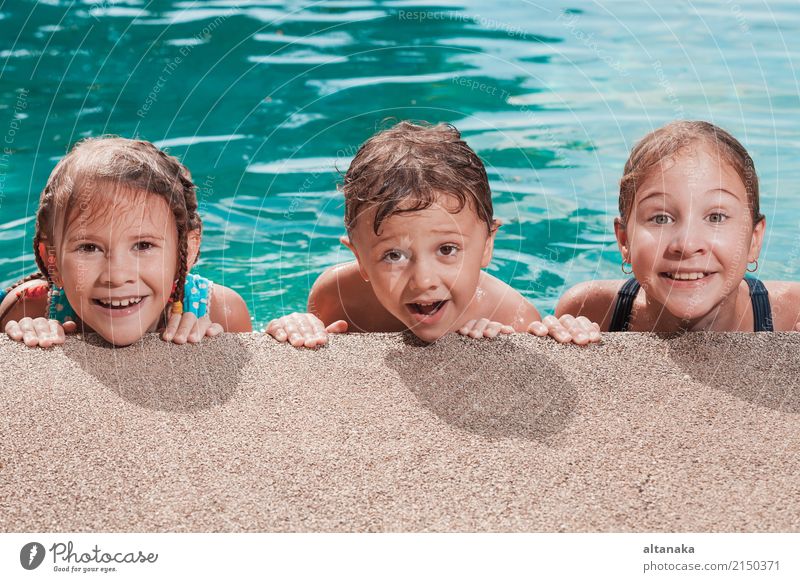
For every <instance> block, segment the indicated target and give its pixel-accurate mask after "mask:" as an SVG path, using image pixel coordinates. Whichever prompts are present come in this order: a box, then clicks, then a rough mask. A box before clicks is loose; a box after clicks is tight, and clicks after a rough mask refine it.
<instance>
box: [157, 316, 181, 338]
mask: <svg viewBox="0 0 800 582" xmlns="http://www.w3.org/2000/svg"><path fill="white" fill-rule="evenodd" d="M180 323H181V314H180V313H173V314H171V315H170V316H169V320H168V321H167V328H166V329H165V330H164V333H163V334H161V339H163V340H164V341H165V342H171V341H172V338H174V337H175V332H176V331H178V326H179V325H180Z"/></svg>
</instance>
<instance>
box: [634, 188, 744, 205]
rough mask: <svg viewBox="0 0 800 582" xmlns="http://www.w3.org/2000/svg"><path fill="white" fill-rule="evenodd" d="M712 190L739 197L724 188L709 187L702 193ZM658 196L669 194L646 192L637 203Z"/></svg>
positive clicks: (708, 192)
mask: <svg viewBox="0 0 800 582" xmlns="http://www.w3.org/2000/svg"><path fill="white" fill-rule="evenodd" d="M713 192H722V193H723V194H727V195H728V196H732V197H734V198H736V199H737V200H738V199H739V197H738V196H737V195H736V194H734V193H733V192H731V191H730V190H726V189H725V188H711V190H706V191H705V192H704V194H711V193H713ZM658 196H663V197H665V198H666V197H668V196H669V194H667V193H666V192H661V191H655V192H650V194H648V195H647V196H645V197H644V198H642V199H641V200H639V204H643V203H644V202H646V201H647V200H649V199H650V198H653V197H658Z"/></svg>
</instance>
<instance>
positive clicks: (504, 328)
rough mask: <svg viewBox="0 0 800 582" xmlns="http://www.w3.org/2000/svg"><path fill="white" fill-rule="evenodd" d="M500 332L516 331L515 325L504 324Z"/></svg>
mask: <svg viewBox="0 0 800 582" xmlns="http://www.w3.org/2000/svg"><path fill="white" fill-rule="evenodd" d="M500 333H506V334H508V333H514V327H513V326H510V325H503V326H501V327H500Z"/></svg>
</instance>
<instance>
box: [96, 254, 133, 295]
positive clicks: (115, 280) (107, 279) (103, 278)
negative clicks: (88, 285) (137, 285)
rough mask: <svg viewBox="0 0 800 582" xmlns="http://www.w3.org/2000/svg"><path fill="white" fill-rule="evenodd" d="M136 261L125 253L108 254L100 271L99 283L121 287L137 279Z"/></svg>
mask: <svg viewBox="0 0 800 582" xmlns="http://www.w3.org/2000/svg"><path fill="white" fill-rule="evenodd" d="M136 270H137V266H136V261H135V260H134V259H132V258H130V257H128V256H125V254H124V253H120V252H113V253H107V254H106V260H105V265H103V269H102V271H101V273H100V278H99V283H100V284H101V285H107V286H109V287H121V286H123V285H126V284H128V283H134V282H135V281H136V275H135V274H136Z"/></svg>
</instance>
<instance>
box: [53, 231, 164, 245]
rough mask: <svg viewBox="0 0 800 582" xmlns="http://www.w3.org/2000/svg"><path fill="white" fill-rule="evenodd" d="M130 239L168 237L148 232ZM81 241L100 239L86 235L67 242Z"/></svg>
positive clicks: (73, 237)
mask: <svg viewBox="0 0 800 582" xmlns="http://www.w3.org/2000/svg"><path fill="white" fill-rule="evenodd" d="M130 238H135V239H137V240H138V239H143V238H151V239H154V240H166V237H164V236H163V235H160V234H150V233H147V232H146V233H142V234H137V235H136V236H132V237H130ZM79 240H98V238H97V237H95V236H91V235H84V236H78V235H76V236H71V237H69V238H68V239H67V242H68V243H74V242H77V241H79Z"/></svg>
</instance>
